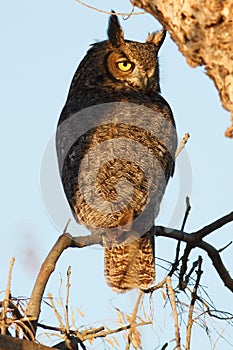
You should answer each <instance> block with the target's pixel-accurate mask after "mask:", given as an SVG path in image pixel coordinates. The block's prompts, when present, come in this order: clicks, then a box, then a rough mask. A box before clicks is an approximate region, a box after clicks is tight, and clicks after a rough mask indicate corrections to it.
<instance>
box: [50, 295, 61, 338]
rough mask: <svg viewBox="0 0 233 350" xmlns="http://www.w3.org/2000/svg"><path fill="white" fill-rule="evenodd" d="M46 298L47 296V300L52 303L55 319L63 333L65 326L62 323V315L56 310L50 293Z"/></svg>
mask: <svg viewBox="0 0 233 350" xmlns="http://www.w3.org/2000/svg"><path fill="white" fill-rule="evenodd" d="M48 298H49V301H50V303H51V305H52V308H53V310H54V313H55V315H56V317H57V320H58V322H59V325H60V329H61V330H62V332H63V333H65V326H64V324H63V321H62V317H61V316H60V314H59V312H58V310H57V308H56V306H55V303H54V301H53V296H52V294H51V293H48Z"/></svg>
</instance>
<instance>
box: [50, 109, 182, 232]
mask: <svg viewBox="0 0 233 350" xmlns="http://www.w3.org/2000/svg"><path fill="white" fill-rule="evenodd" d="M65 124H66V125H63V123H62V124H61V125H60V130H58V136H57V140H58V144H59V147H60V150H61V152H60V155H61V156H60V171H61V175H62V182H63V186H64V189H65V192H66V195H67V197H68V200H69V203H70V205H71V207H72V209H73V211H74V213H75V216H76V218H77V219H78V221H79V222H80V223H82V224H84V225H85V226H87V227H88V228H89V229H90V230H91V231H92V232H102V231H104V230H106V229H108V230H112V232H113V234H114V235H118V234H119V233H122V232H123V231H128V230H134V231H137V232H138V233H139V234H140V235H142V234H144V233H145V232H147V231H148V230H149V229H150V228H151V226H152V225H153V222H154V218H155V216H156V215H157V212H158V210H159V205H160V202H161V199H162V196H163V193H164V191H165V188H166V184H167V181H168V179H169V177H170V175H171V168H173V163H174V148H175V147H174V140H175V139H176V138H175V135H176V134H175V130H173V129H174V126H173V125H172V123H171V122H170V121H168V120H167V119H166V118H163V117H162V116H159V115H156V112H155V111H154V110H152V109H149V108H147V107H145V106H143V105H138V104H133V103H130V104H129V103H125V102H116V103H108V104H101V105H97V106H91V107H89V108H87V109H85V110H81V111H79V112H78V113H76V114H74V115H73V116H72V118H68V119H66V121H65ZM59 133H60V134H59ZM169 133H170V137H169V135H168V134H169ZM173 133H174V135H173ZM59 135H60V136H59ZM61 145H62V147H61ZM116 229H117V230H116Z"/></svg>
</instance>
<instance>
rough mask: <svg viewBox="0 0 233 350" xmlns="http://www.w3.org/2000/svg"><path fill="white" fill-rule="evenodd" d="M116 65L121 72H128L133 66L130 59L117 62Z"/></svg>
mask: <svg viewBox="0 0 233 350" xmlns="http://www.w3.org/2000/svg"><path fill="white" fill-rule="evenodd" d="M117 67H118V68H119V69H120V70H121V71H122V72H128V71H130V70H131V69H132V68H133V64H132V63H131V62H130V61H124V62H118V63H117Z"/></svg>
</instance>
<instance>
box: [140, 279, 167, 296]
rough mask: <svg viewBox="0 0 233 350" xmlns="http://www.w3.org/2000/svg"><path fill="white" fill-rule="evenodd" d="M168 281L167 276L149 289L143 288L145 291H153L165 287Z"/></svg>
mask: <svg viewBox="0 0 233 350" xmlns="http://www.w3.org/2000/svg"><path fill="white" fill-rule="evenodd" d="M166 282H167V276H166V277H165V278H164V279H163V280H162V281H160V282H159V283H157V284H156V285H155V286H153V287H150V288H148V289H143V292H144V293H153V292H154V291H155V290H157V289H160V288H163V287H164V285H165V283H166Z"/></svg>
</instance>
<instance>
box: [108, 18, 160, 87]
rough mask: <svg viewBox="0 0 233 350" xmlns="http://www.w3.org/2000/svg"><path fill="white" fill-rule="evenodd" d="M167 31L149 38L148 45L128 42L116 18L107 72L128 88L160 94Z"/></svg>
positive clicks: (112, 24) (111, 24) (110, 30)
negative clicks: (161, 52) (160, 62)
mask: <svg viewBox="0 0 233 350" xmlns="http://www.w3.org/2000/svg"><path fill="white" fill-rule="evenodd" d="M165 36H166V31H165V30H162V31H159V32H154V33H152V34H149V35H148V37H147V39H146V42H145V43H140V42H136V41H130V40H125V39H124V32H123V30H122V28H121V26H120V24H119V21H118V18H117V16H116V15H112V16H111V17H110V19H109V25H108V38H109V40H108V53H107V55H106V60H105V62H106V70H107V74H108V76H109V77H110V78H111V79H113V80H114V81H115V83H118V84H119V85H123V86H124V87H126V88H127V87H128V88H131V89H132V88H133V89H136V90H140V91H141V90H143V91H145V92H147V91H148V92H151V91H152V92H156V91H160V88H159V67H158V51H159V49H160V47H161V45H162V43H163V41H164V39H165Z"/></svg>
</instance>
